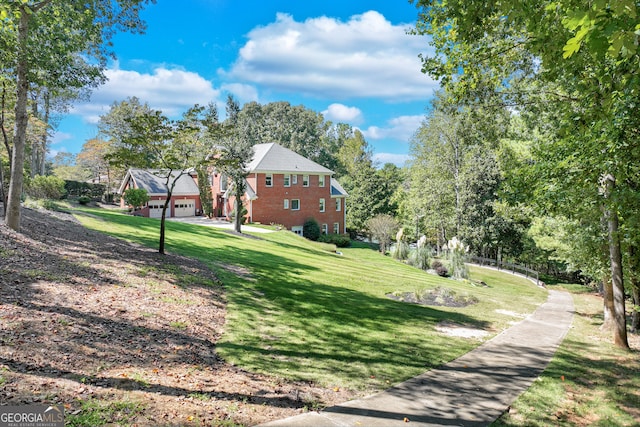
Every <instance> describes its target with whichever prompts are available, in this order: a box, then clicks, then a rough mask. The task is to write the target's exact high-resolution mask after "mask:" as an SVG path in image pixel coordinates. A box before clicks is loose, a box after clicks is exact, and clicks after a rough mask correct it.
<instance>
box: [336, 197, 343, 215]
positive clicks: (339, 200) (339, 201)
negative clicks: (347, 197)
mask: <svg viewBox="0 0 640 427" xmlns="http://www.w3.org/2000/svg"><path fill="white" fill-rule="evenodd" d="M341 210H342V199H340V198H338V199H336V212H340V211H341Z"/></svg>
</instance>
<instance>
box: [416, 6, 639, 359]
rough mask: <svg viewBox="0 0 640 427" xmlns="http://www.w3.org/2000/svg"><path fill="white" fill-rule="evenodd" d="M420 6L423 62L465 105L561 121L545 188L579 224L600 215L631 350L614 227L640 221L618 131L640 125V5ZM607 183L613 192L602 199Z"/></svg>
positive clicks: (628, 150)
mask: <svg viewBox="0 0 640 427" xmlns="http://www.w3.org/2000/svg"><path fill="white" fill-rule="evenodd" d="M416 4H417V5H418V6H419V8H420V19H419V21H418V24H417V26H416V32H417V33H420V34H428V35H430V36H431V37H432V39H431V40H432V42H433V45H434V47H435V53H434V55H431V56H429V57H425V58H424V62H423V70H424V71H425V72H428V73H430V74H431V75H433V76H435V77H436V78H439V79H441V81H442V82H443V84H444V85H445V86H446V87H447V88H448V90H450V91H451V92H452V93H455V94H456V96H457V97H458V98H459V99H460V100H464V101H465V102H468V103H475V104H477V103H478V102H484V103H487V100H491V101H490V102H492V103H493V102H498V101H499V102H501V103H502V104H511V105H517V106H518V108H519V109H520V110H521V111H532V112H534V111H535V112H537V113H539V114H540V113H544V112H545V111H549V110H552V111H553V115H554V116H555V118H553V119H552V120H550V121H549V123H548V124H547V126H548V127H550V126H555V127H554V129H553V131H552V132H551V136H552V137H551V138H550V139H549V140H548V141H546V143H545V144H541V147H539V148H540V150H538V151H537V156H538V157H539V159H538V160H539V162H538V164H537V165H536V166H538V168H539V170H540V171H541V172H542V174H541V175H539V179H538V183H539V184H540V186H541V187H547V188H551V189H553V192H558V193H561V194H562V195H563V196H568V197H564V198H558V199H562V200H560V204H559V205H558V207H559V208H561V209H563V210H565V211H566V212H567V213H571V214H575V215H576V217H577V216H579V215H580V212H581V210H582V209H583V208H584V207H586V205H600V206H602V211H603V212H604V219H605V220H606V221H608V223H609V226H608V227H607V228H606V229H607V230H608V231H607V234H608V236H607V241H608V242H609V243H608V250H607V252H609V253H610V254H612V256H611V257H610V267H611V277H612V278H613V280H614V282H613V288H614V294H615V295H617V296H618V297H617V298H614V303H615V304H614V310H615V313H614V315H615V316H616V319H617V320H618V321H617V322H616V325H617V327H616V328H615V329H614V342H615V343H616V344H617V345H619V346H620V347H625V348H626V347H628V342H627V339H626V332H625V331H626V326H625V325H624V322H625V306H624V299H623V298H619V296H620V295H623V293H624V289H623V283H622V280H621V279H622V268H623V267H622V265H621V264H620V263H619V262H617V261H616V259H617V258H618V256H617V255H616V256H613V255H614V254H618V253H620V244H621V243H620V242H621V240H620V239H619V236H618V235H619V230H618V227H617V226H616V221H618V222H619V220H620V218H622V219H623V220H624V221H625V223H627V224H628V223H629V220H630V219H632V218H634V217H635V216H637V213H635V212H633V210H630V209H629V206H631V205H632V203H631V201H630V200H629V197H630V196H629V194H630V192H629V191H628V190H629V183H630V182H637V179H636V178H634V177H633V176H631V175H630V174H629V172H630V171H633V170H635V167H634V166H632V165H634V164H637V163H638V160H639V159H638V154H640V153H638V151H637V150H636V149H635V148H634V147H636V146H637V144H635V143H631V140H630V135H631V134H630V133H629V132H625V131H622V132H621V130H620V127H621V126H620V125H628V124H630V123H631V122H632V121H635V119H637V116H638V115H637V114H635V108H633V107H631V106H632V105H635V104H636V102H637V97H638V89H637V88H638V85H637V81H638V78H639V76H640V71H638V67H637V63H638V58H639V57H640V55H639V53H638V51H637V48H636V46H637V40H638V35H637V34H635V32H634V31H635V30H634V29H635V28H636V25H637V16H638V7H640V5H638V4H637V3H636V2H631V1H628V0H613V1H611V2H595V3H592V4H591V3H590V4H589V7H588V8H585V4H584V2H576V1H573V0H560V1H551V0H546V1H539V2H484V1H480V0H470V1H465V2H459V1H452V2H450V1H447V2H445V1H439V0H419V1H416ZM634 43H635V44H634ZM523 83H525V84H524V85H523ZM630 119H632V120H630ZM623 127H626V126H623ZM632 138H633V139H636V140H637V137H632ZM608 177H611V178H612V179H609V178H608ZM605 178H606V179H605ZM603 179H605V180H606V181H608V182H612V183H615V186H609V187H607V186H605V188H608V190H609V191H604V192H598V189H599V188H600V182H601V181H602V180H603ZM577 189H580V190H582V194H580V191H577ZM540 192H542V191H540ZM605 196H606V197H605ZM576 207H578V209H576ZM634 222H635V221H631V223H634Z"/></svg>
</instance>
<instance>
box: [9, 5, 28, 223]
mask: <svg viewBox="0 0 640 427" xmlns="http://www.w3.org/2000/svg"><path fill="white" fill-rule="evenodd" d="M21 9H22V11H21V12H22V13H21V14H20V23H19V24H18V63H17V67H16V70H17V89H16V109H15V116H16V125H15V134H14V138H13V155H12V156H11V178H10V181H9V197H8V198H7V206H5V222H6V224H7V225H8V226H9V227H11V228H12V229H14V230H15V231H20V198H21V196H22V185H23V182H24V177H23V170H24V149H25V142H26V134H27V121H28V116H27V94H28V92H29V81H28V80H27V69H28V66H29V64H28V59H27V35H28V31H29V17H30V14H29V13H28V12H27V11H26V7H22V8H21Z"/></svg>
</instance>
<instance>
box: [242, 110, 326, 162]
mask: <svg viewBox="0 0 640 427" xmlns="http://www.w3.org/2000/svg"><path fill="white" fill-rule="evenodd" d="M237 121H238V126H240V127H241V128H242V129H243V130H244V132H245V137H246V138H247V139H249V140H251V141H254V143H255V144H259V143H270V142H275V143H277V144H279V145H282V146H283V147H286V148H288V149H290V150H292V151H295V152H296V153H298V154H300V155H302V156H304V157H307V158H308V159H311V160H313V161H315V162H317V163H319V164H321V165H323V166H325V167H328V168H330V169H332V167H333V166H334V161H333V153H332V152H331V148H332V147H331V145H330V143H331V141H330V139H329V138H328V137H327V135H328V129H329V126H330V124H329V123H327V122H325V121H324V118H323V117H322V114H320V113H316V112H315V111H313V110H310V109H308V108H306V107H304V106H302V105H298V106H292V105H291V104H289V103H288V102H284V101H281V102H271V103H269V104H265V105H261V104H259V103H257V102H250V103H248V104H245V105H244V106H243V107H242V109H241V110H239V111H238V117H237Z"/></svg>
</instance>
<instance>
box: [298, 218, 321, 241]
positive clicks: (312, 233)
mask: <svg viewBox="0 0 640 427" xmlns="http://www.w3.org/2000/svg"><path fill="white" fill-rule="evenodd" d="M320 234H321V233H320V225H319V224H318V221H316V220H315V219H313V218H309V219H308V220H306V221H305V222H304V224H303V225H302V236H304V237H305V238H307V239H309V240H313V241H314V242H315V241H317V240H318V239H319V238H320Z"/></svg>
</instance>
